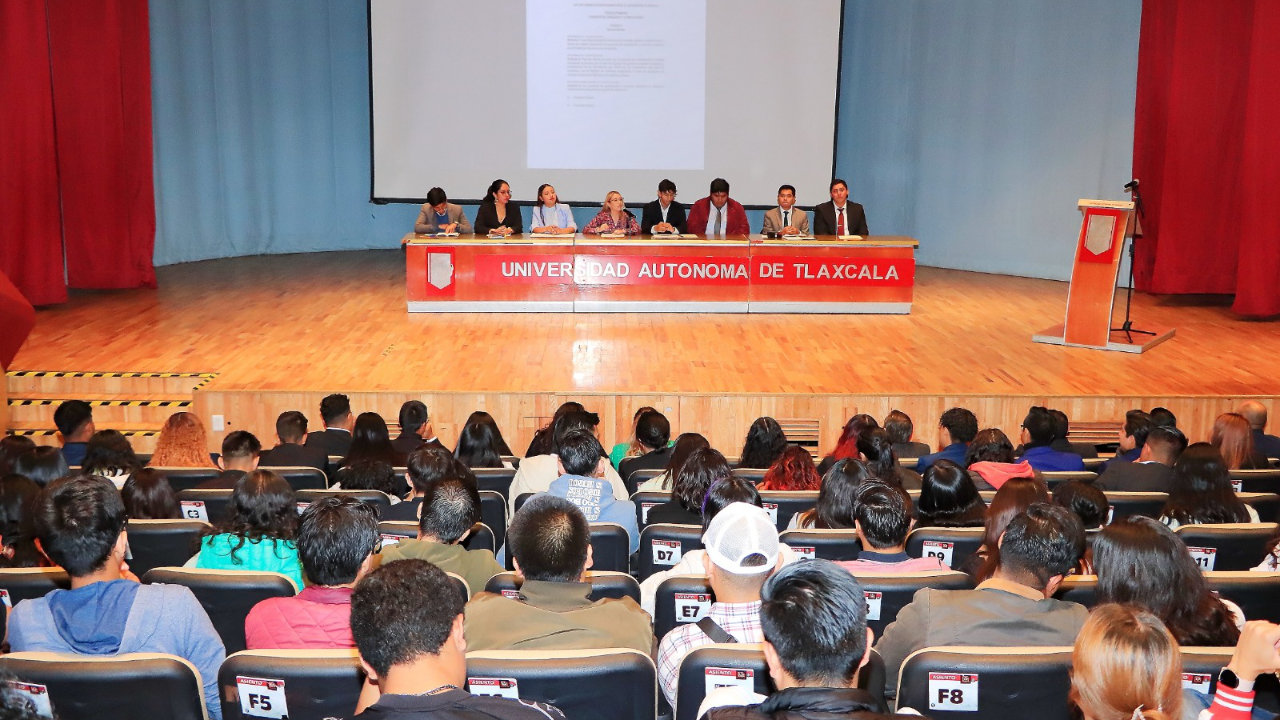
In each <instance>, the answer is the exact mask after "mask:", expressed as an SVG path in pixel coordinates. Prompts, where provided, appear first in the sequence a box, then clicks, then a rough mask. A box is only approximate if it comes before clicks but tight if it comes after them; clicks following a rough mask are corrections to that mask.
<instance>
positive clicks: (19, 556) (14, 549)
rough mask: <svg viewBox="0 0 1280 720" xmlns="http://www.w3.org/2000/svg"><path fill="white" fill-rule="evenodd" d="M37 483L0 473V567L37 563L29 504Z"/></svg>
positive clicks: (36, 494)
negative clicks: (0, 475)
mask: <svg viewBox="0 0 1280 720" xmlns="http://www.w3.org/2000/svg"><path fill="white" fill-rule="evenodd" d="M39 494H40V486H39V485H37V484H35V482H34V481H32V480H31V479H30V478H27V477H25V476H23V475H18V474H16V473H9V474H6V475H4V476H3V477H0V567H7V568H22V567H40V566H41V565H42V564H43V562H42V557H41V555H40V551H39V550H38V549H37V548H36V543H35V527H34V526H33V525H32V520H33V506H34V505H35V502H36V497H37V496H38V495H39Z"/></svg>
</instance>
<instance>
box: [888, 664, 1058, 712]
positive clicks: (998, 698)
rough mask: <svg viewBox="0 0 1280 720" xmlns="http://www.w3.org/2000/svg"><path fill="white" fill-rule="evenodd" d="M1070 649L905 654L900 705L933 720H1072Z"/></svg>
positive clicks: (899, 696) (900, 681)
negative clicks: (1020, 719)
mask: <svg viewBox="0 0 1280 720" xmlns="http://www.w3.org/2000/svg"><path fill="white" fill-rule="evenodd" d="M1070 689H1071V648H1070V647H1062V646H1058V647H1008V648H994V647H969V646H960V647H931V648H924V649H923V650H917V651H915V652H913V653H911V654H910V655H908V656H907V659H906V661H905V662H903V664H902V674H901V676H900V677H899V678H898V695H897V698H898V699H897V706H898V708H908V707H909V708H913V709H915V710H918V711H920V712H921V713H924V714H926V715H927V716H928V717H931V718H934V719H935V720H941V719H942V718H965V719H966V720H1007V718H1024V717H1034V718H1037V720H1072V717H1073V716H1072V713H1071V708H1070V705H1069V703H1067V702H1066V698H1067V692H1068V691H1069V690H1070Z"/></svg>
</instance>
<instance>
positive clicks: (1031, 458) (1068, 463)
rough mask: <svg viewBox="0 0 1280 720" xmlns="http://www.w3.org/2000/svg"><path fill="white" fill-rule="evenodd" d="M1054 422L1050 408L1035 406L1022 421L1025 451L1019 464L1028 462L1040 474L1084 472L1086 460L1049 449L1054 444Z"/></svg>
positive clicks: (1070, 453) (1073, 454) (1019, 459)
mask: <svg viewBox="0 0 1280 720" xmlns="http://www.w3.org/2000/svg"><path fill="white" fill-rule="evenodd" d="M1053 433H1054V420H1053V415H1052V414H1051V413H1050V412H1049V409H1048V408H1045V407H1041V406H1039V405H1034V406H1032V407H1031V409H1030V410H1028V411H1027V417H1026V418H1025V419H1024V420H1023V421H1022V443H1023V448H1024V450H1023V451H1022V457H1020V458H1018V460H1017V461H1018V462H1022V461H1024V460H1025V461H1027V462H1029V463H1031V467H1032V468H1034V469H1036V470H1039V471H1040V472H1046V471H1049V472H1052V471H1059V470H1084V459H1083V458H1081V457H1080V456H1079V455H1077V454H1075V453H1072V452H1063V451H1061V450H1054V449H1053V448H1051V447H1049V443H1051V442H1053Z"/></svg>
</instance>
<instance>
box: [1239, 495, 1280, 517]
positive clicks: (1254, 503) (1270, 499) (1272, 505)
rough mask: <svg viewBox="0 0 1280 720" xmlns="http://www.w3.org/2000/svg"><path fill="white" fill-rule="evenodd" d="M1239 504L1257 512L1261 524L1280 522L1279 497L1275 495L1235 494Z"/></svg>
mask: <svg viewBox="0 0 1280 720" xmlns="http://www.w3.org/2000/svg"><path fill="white" fill-rule="evenodd" d="M1236 497H1238V498H1240V502H1242V503H1244V504H1246V505H1248V506H1250V507H1252V508H1253V509H1254V510H1256V511H1257V512H1258V519H1259V520H1261V521H1262V522H1280V495H1277V494H1276V493H1236Z"/></svg>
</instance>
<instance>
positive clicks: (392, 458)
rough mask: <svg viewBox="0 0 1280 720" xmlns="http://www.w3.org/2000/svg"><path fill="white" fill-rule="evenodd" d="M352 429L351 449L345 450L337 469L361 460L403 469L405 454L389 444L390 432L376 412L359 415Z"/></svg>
mask: <svg viewBox="0 0 1280 720" xmlns="http://www.w3.org/2000/svg"><path fill="white" fill-rule="evenodd" d="M354 428H355V429H353V430H352V431H351V447H349V448H347V454H346V455H345V456H344V457H343V458H342V462H340V463H338V466H339V467H345V466H347V465H351V464H353V463H357V462H360V461H362V460H376V461H381V462H384V463H386V464H388V465H390V466H392V467H404V464H405V460H406V454H405V453H401V452H399V451H397V450H396V448H395V446H394V445H392V444H391V432H390V431H389V430H387V421H385V420H383V419H382V416H381V415H379V414H378V413H376V412H363V413H360V415H359V416H358V417H357V418H356V424H355V426H354ZM406 490H407V488H406Z"/></svg>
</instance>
